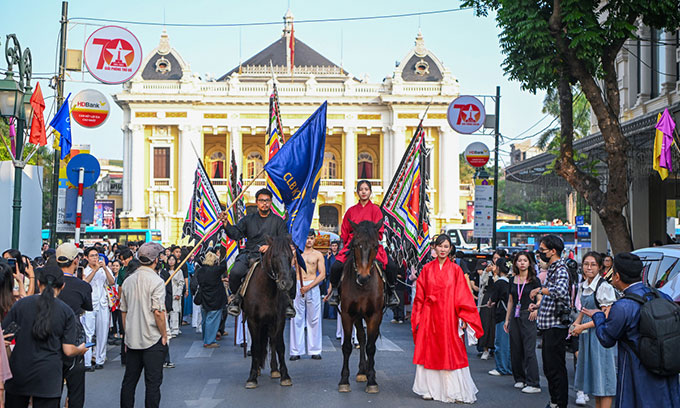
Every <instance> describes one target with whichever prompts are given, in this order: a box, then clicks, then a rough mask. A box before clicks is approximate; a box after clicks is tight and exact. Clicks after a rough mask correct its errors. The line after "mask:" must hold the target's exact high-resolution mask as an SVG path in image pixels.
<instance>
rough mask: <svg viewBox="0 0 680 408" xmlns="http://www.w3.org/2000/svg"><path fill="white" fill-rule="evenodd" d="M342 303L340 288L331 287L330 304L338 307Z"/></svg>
mask: <svg viewBox="0 0 680 408" xmlns="http://www.w3.org/2000/svg"><path fill="white" fill-rule="evenodd" d="M339 304H340V296H339V295H338V289H337V288H333V289H331V297H329V298H328V305H329V306H334V307H337V306H338V305H339Z"/></svg>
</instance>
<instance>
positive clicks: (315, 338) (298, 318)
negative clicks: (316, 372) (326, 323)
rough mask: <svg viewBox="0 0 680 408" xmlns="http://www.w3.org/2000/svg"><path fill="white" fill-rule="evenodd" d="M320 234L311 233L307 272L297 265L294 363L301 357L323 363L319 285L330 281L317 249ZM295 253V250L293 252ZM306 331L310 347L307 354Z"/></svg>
mask: <svg viewBox="0 0 680 408" xmlns="http://www.w3.org/2000/svg"><path fill="white" fill-rule="evenodd" d="M315 239H316V233H315V232H314V230H310V231H309V235H308V236H307V242H306V243H305V250H304V252H303V253H302V258H304V260H305V265H306V267H307V271H305V270H304V269H302V268H301V267H299V266H298V265H297V264H296V265H295V269H296V273H297V276H298V277H299V278H298V279H296V281H297V283H296V285H297V290H298V293H297V295H296V296H295V302H294V305H295V317H294V318H293V319H292V321H291V325H290V360H291V361H295V360H299V359H300V356H301V355H304V354H307V353H308V354H309V355H311V356H312V358H313V359H314V360H321V339H322V333H321V320H322V319H321V292H320V290H319V283H321V282H323V280H324V279H325V278H326V267H325V259H324V257H323V254H322V253H321V252H319V251H317V250H316V249H314V240H315ZM293 250H294V249H293ZM305 327H306V328H307V336H306V337H307V344H306V346H307V347H306V351H307V353H305Z"/></svg>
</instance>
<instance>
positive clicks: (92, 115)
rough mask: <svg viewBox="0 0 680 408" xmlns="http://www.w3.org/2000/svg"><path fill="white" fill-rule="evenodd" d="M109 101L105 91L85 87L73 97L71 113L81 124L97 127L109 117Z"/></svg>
mask: <svg viewBox="0 0 680 408" xmlns="http://www.w3.org/2000/svg"><path fill="white" fill-rule="evenodd" d="M109 111H110V108H109V103H108V102H107V101H106V96H104V94H103V93H101V92H99V91H97V90H94V89H85V90H82V91H80V92H78V94H77V95H76V96H75V98H73V101H72V102H71V115H72V116H73V120H75V121H76V123H78V124H79V125H80V126H83V127H87V128H96V127H99V126H101V125H102V124H103V123H104V122H105V121H106V118H108V117H109Z"/></svg>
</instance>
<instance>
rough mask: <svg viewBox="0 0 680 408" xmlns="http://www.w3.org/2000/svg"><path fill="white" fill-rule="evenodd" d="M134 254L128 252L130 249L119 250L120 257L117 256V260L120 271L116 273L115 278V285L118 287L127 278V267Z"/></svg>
mask: <svg viewBox="0 0 680 408" xmlns="http://www.w3.org/2000/svg"><path fill="white" fill-rule="evenodd" d="M133 257H134V254H133V253H132V251H131V250H130V248H125V247H122V248H121V249H120V255H119V256H118V259H119V260H120V262H121V264H122V267H121V268H120V271H119V272H118V276H117V277H116V284H117V285H118V286H119V287H120V286H121V285H122V284H123V281H125V278H126V277H127V274H128V270H129V268H128V265H129V263H130V261H131V260H132V259H133Z"/></svg>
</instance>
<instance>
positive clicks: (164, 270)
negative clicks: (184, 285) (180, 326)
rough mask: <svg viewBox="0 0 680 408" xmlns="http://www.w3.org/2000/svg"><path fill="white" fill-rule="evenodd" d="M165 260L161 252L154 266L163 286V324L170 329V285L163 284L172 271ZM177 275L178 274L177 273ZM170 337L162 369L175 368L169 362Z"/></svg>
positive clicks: (170, 336)
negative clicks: (165, 317) (164, 319)
mask: <svg viewBox="0 0 680 408" xmlns="http://www.w3.org/2000/svg"><path fill="white" fill-rule="evenodd" d="M170 257H172V258H174V255H170ZM167 259H168V256H166V255H165V253H164V252H161V254H160V255H159V256H158V260H159V264H158V266H156V270H158V271H159V273H158V276H160V277H161V279H163V285H164V286H165V315H166V316H167V317H168V321H166V322H165V323H166V324H167V325H168V326H167V327H170V313H171V311H172V283H168V284H165V282H167V281H168V279H170V274H171V273H172V269H169V268H168V264H167V262H166V261H167ZM161 262H162V264H161ZM177 274H179V272H178V273H177ZM168 330H169V329H168ZM172 337H173V336H172V335H170V334H169V333H168V344H167V347H166V348H165V360H164V362H163V368H175V364H174V363H173V362H172V361H171V360H170V339H171V338H172Z"/></svg>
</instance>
